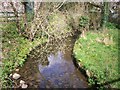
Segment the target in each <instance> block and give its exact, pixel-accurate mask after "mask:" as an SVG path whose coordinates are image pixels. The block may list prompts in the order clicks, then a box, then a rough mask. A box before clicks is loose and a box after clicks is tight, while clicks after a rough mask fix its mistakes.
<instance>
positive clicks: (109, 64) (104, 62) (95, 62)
mask: <svg viewBox="0 0 120 90" xmlns="http://www.w3.org/2000/svg"><path fill="white" fill-rule="evenodd" d="M109 27H110V26H109ZM110 28H112V29H110ZM110 28H107V29H105V30H103V31H102V32H100V31H98V32H93V31H88V32H87V33H86V38H79V39H78V40H77V41H76V44H75V47H74V54H75V57H76V58H77V60H78V62H81V63H82V64H83V66H84V68H85V69H86V70H87V69H88V70H89V71H91V72H92V73H93V74H94V75H95V76H96V77H97V78H98V81H99V83H104V82H107V81H112V80H115V79H118V78H119V75H118V69H119V67H118V32H120V31H119V30H118V29H116V28H114V27H112V25H111V27H110ZM106 38H107V39H106ZM109 38H112V39H109ZM119 39H120V38H119ZM107 40H108V41H107ZM104 41H105V43H104ZM90 83H91V84H92V83H93V82H90ZM118 83H120V81H119V82H116V83H113V84H111V85H112V87H117V85H118Z"/></svg>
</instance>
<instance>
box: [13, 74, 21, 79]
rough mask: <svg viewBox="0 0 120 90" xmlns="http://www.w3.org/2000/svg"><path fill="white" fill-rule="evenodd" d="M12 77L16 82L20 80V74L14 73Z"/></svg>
mask: <svg viewBox="0 0 120 90" xmlns="http://www.w3.org/2000/svg"><path fill="white" fill-rule="evenodd" d="M12 77H13V79H16V80H17V79H19V78H20V74H17V73H14V74H13V76H12Z"/></svg>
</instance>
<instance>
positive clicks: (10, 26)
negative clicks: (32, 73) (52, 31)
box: [1, 23, 43, 87]
mask: <svg viewBox="0 0 120 90" xmlns="http://www.w3.org/2000/svg"><path fill="white" fill-rule="evenodd" d="M1 28H2V32H3V35H2V36H3V40H2V49H3V57H4V59H3V63H4V67H3V70H2V71H3V73H2V75H1V79H2V83H4V84H3V85H5V87H6V86H9V85H10V84H9V83H7V81H6V79H7V80H9V77H8V75H9V74H10V73H11V72H12V70H14V69H15V68H16V67H18V66H22V65H23V64H24V62H25V59H26V58H27V55H28V54H29V52H30V51H31V50H32V48H34V47H35V46H37V45H39V44H41V43H43V40H41V39H40V38H36V39H35V40H34V41H33V42H31V41H29V40H28V39H25V38H24V37H22V36H20V35H19V34H18V33H17V30H16V25H15V23H7V25H3V26H1ZM5 78H6V79H5Z"/></svg>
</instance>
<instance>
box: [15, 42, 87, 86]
mask: <svg viewBox="0 0 120 90" xmlns="http://www.w3.org/2000/svg"><path fill="white" fill-rule="evenodd" d="M67 41H68V42H67V43H66V44H69V45H70V44H71V42H69V40H67ZM72 43H73V42H72ZM70 46H72V47H71V48H70V49H69V48H67V45H66V47H65V48H64V50H63V51H60V50H58V51H56V52H55V53H54V54H53V53H50V54H48V55H47V58H46V59H47V60H48V62H49V63H47V64H46V65H43V64H42V63H39V62H38V61H39V58H38V57H37V60H35V59H34V58H31V56H29V57H28V59H27V61H26V63H25V65H24V66H23V67H22V68H21V69H20V71H19V74H20V75H21V78H20V79H22V80H24V81H25V82H26V83H27V84H28V86H29V87H30V88H87V87H88V83H87V81H86V78H85V77H84V75H83V74H82V73H81V72H80V71H79V70H78V69H77V68H76V67H75V66H74V64H73V58H72V48H73V46H74V44H71V45H70ZM37 55H39V53H37ZM17 82H19V80H18V81H17Z"/></svg>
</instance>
